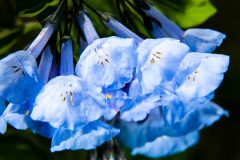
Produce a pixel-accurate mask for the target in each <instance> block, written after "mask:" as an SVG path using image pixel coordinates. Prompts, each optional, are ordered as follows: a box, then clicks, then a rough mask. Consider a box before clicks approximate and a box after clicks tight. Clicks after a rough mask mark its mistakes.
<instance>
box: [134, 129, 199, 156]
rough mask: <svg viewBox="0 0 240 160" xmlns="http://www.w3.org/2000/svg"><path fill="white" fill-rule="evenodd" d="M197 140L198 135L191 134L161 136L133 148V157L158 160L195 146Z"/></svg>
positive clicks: (196, 133) (195, 133)
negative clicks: (138, 155)
mask: <svg viewBox="0 0 240 160" xmlns="http://www.w3.org/2000/svg"><path fill="white" fill-rule="evenodd" d="M198 140H199V133H198V132H192V133H189V134H187V135H184V136H180V137H169V136H161V137H158V138H157V139H156V140H154V141H153V142H148V143H146V144H145V145H144V146H142V147H139V148H134V149H133V151H132V154H133V155H137V154H141V155H144V156H147V157H151V158H160V157H165V156H170V155H173V154H176V153H179V152H183V151H185V150H186V149H188V148H189V147H191V146H193V145H195V144H196V143H197V142H198Z"/></svg>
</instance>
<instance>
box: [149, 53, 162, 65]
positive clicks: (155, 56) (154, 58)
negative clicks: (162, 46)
mask: <svg viewBox="0 0 240 160" xmlns="http://www.w3.org/2000/svg"><path fill="white" fill-rule="evenodd" d="M161 55H162V53H161V52H154V53H153V54H152V56H151V59H150V63H151V64H155V63H156V62H157V61H158V60H160V59H162V57H161Z"/></svg>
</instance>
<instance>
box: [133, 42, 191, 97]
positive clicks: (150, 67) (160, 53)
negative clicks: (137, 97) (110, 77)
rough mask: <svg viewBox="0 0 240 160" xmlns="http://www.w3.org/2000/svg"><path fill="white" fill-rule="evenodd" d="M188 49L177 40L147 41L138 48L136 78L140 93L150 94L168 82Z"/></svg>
mask: <svg viewBox="0 0 240 160" xmlns="http://www.w3.org/2000/svg"><path fill="white" fill-rule="evenodd" d="M188 51H189V48H188V47H187V46H186V45H185V44H183V43H180V42H179V41H178V40H175V39H170V38H164V39H147V40H144V41H143V42H142V43H141V44H140V45H139V47H138V66H137V74H136V77H137V78H138V79H139V81H140V84H141V87H142V93H143V94H147V93H152V92H153V91H154V90H155V89H156V88H157V87H158V86H159V85H164V84H165V83H167V82H170V81H171V80H172V79H173V77H174V75H175V72H176V71H177V69H178V67H179V65H180V63H181V61H182V59H183V58H184V57H185V56H186V55H187V54H188Z"/></svg>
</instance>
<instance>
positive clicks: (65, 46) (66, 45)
mask: <svg viewBox="0 0 240 160" xmlns="http://www.w3.org/2000/svg"><path fill="white" fill-rule="evenodd" d="M72 45H73V44H72V40H71V39H67V40H66V41H64V42H63V43H62V50H61V67H60V75H73V74H74V64H73V46H72Z"/></svg>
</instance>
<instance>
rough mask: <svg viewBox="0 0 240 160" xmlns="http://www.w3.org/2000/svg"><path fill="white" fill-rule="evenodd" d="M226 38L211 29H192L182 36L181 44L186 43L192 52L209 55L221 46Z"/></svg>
mask: <svg viewBox="0 0 240 160" xmlns="http://www.w3.org/2000/svg"><path fill="white" fill-rule="evenodd" d="M225 37H226V36H225V35H224V34H222V33H221V32H218V31H215V30H211V29H200V28H192V29H188V30H186V31H185V32H184V34H183V40H182V42H183V43H186V44H187V45H188V46H189V47H190V50H191V51H192V52H203V53H205V52H206V53H210V52H212V51H214V50H215V48H216V47H218V46H220V45H221V44H222V41H223V39H224V38H225Z"/></svg>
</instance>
